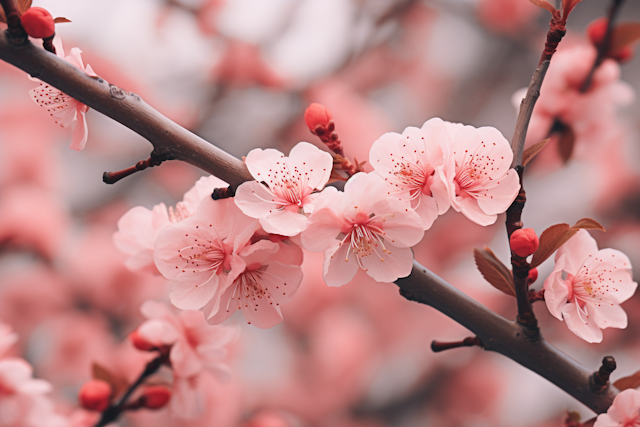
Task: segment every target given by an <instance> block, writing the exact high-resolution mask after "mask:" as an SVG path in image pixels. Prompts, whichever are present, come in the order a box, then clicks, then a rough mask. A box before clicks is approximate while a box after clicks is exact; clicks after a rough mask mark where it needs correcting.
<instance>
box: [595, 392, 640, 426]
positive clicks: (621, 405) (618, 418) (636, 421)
mask: <svg viewBox="0 0 640 427" xmlns="http://www.w3.org/2000/svg"><path fill="white" fill-rule="evenodd" d="M636 426H640V391H638V390H634V389H627V390H624V391H622V392H620V394H618V395H617V396H616V398H615V399H614V400H613V404H612V405H611V406H610V407H609V409H608V410H607V413H606V414H600V415H598V419H596V422H595V424H594V425H593V427H636Z"/></svg>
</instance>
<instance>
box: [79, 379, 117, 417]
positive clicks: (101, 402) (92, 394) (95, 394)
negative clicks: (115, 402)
mask: <svg viewBox="0 0 640 427" xmlns="http://www.w3.org/2000/svg"><path fill="white" fill-rule="evenodd" d="M112 393H113V391H112V390H111V386H110V385H109V384H108V383H106V382H105V381H102V380H91V381H87V382H86V383H84V384H83V385H82V387H80V391H79V392H78V401H79V402H80V406H82V407H83V408H84V409H88V410H90V411H97V412H102V411H104V410H105V409H107V408H108V407H109V404H110V402H111V394H112Z"/></svg>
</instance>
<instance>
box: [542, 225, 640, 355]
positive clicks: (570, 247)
mask: <svg viewBox="0 0 640 427" xmlns="http://www.w3.org/2000/svg"><path fill="white" fill-rule="evenodd" d="M555 261H556V265H555V268H554V269H553V272H552V273H551V275H550V276H549V277H548V278H547V280H545V282H544V289H545V294H544V297H545V301H546V303H547V307H548V309H549V312H550V313H551V314H552V315H553V316H555V317H556V318H558V319H559V320H563V318H564V320H565V322H566V323H567V327H568V328H569V330H570V331H571V332H573V333H574V334H576V335H578V336H579V337H580V338H582V339H583V340H585V341H587V342H591V343H593V342H600V341H602V329H605V328H626V327H627V314H626V313H625V311H624V310H623V309H622V307H620V305H619V304H621V303H622V302H624V301H626V300H627V299H629V298H630V297H631V296H632V295H633V294H634V292H635V291H636V288H637V287H638V284H637V283H636V282H634V281H633V277H632V275H631V262H630V261H629V258H628V257H627V256H626V255H625V254H623V253H622V252H620V251H617V250H615V249H602V250H598V246H597V245H596V241H595V240H594V239H593V237H591V235H589V233H588V232H587V231H586V230H580V231H579V232H578V233H577V234H576V235H575V236H574V237H572V238H571V239H569V241H568V242H567V243H565V244H564V245H562V246H561V247H560V249H558V252H557V253H556V257H555ZM563 272H564V273H566V274H567V276H566V279H563V278H562V276H563Z"/></svg>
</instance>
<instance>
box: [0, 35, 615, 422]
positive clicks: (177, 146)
mask: <svg viewBox="0 0 640 427" xmlns="http://www.w3.org/2000/svg"><path fill="white" fill-rule="evenodd" d="M0 59H2V60H4V61H6V62H8V63H10V64H13V65H15V66H16V67H18V68H20V69H22V70H23V71H26V72H27V73H29V74H31V75H32V76H34V77H37V78H39V79H41V80H43V81H45V82H47V83H49V84H50V85H52V86H54V87H56V88H58V89H60V90H61V91H63V92H64V93H66V94H68V95H69V96H72V97H73V98H75V99H77V100H79V101H80V102H83V103H85V104H87V105H88V106H89V107H91V108H94V109H95V110H97V111H100V112H101V113H103V114H105V115H107V116H108V117H111V118H112V119H114V120H115V121H117V122H119V123H122V124H123V125H125V126H127V127H128V128H130V129H131V130H133V131H134V132H136V133H138V134H140V135H141V136H143V137H145V138H146V139H148V140H149V141H150V142H151V143H152V144H153V146H154V153H156V155H166V156H167V157H171V158H174V159H177V160H183V161H186V162H187V163H190V164H192V165H194V166H197V167H199V168H201V169H203V170H204V171H206V172H209V173H211V174H213V175H215V176H217V177H218V178H220V179H223V180H225V181H226V182H228V183H229V184H230V185H232V186H238V185H239V184H241V183H242V182H245V181H247V180H251V179H252V178H251V175H250V174H249V173H248V171H247V169H246V167H245V165H244V164H243V162H242V161H240V160H239V159H236V158H235V157H233V156H231V155H229V154H228V153H226V152H224V151H222V150H220V149H219V148H217V147H215V146H213V145H211V144H210V143H208V142H207V141H205V140H203V139H202V138H199V137H198V136H196V135H194V134H193V133H191V132H189V131H187V130H186V129H184V128H182V127H180V126H178V125H177V124H175V123H173V122H172V121H171V120H169V119H167V118H166V117H164V116H163V115H161V114H160V113H158V112H157V111H156V110H154V109H153V108H151V107H150V106H149V105H147V104H146V103H145V102H144V101H142V100H141V99H140V97H138V96H137V95H135V94H133V93H130V92H127V91H124V90H122V89H120V88H118V87H117V86H114V85H111V84H108V83H107V82H105V81H103V80H102V79H98V80H96V79H93V78H91V77H88V76H86V75H85V73H83V72H82V71H80V70H78V69H77V68H75V67H74V66H72V65H71V64H69V63H67V62H66V61H64V60H62V59H60V58H58V57H57V56H55V55H53V54H51V53H49V52H46V51H44V50H42V49H39V48H36V47H35V46H33V45H32V44H31V43H26V44H25V45H23V46H13V45H11V44H10V42H9V41H8V40H7V36H6V33H5V34H2V35H0ZM546 66H548V62H546V63H543V64H542V65H541V66H540V67H539V68H538V70H536V75H534V79H533V80H532V85H531V86H530V92H531V90H532V86H533V87H534V88H535V87H536V86H537V87H538V91H539V84H541V83H542V77H543V76H544V72H546ZM536 76H537V77H536ZM538 82H539V83H538ZM534 92H537V90H535V89H534ZM533 95H534V94H533V93H532V96H533ZM25 96H26V94H25ZM535 97H536V98H537V95H536V96H535ZM527 99H529V96H528V97H527ZM531 99H533V98H531ZM525 103H526V102H525ZM532 108H533V107H532V105H531V109H532ZM521 115H522V111H521ZM526 123H528V119H527V120H526ZM526 123H525V124H524V125H522V124H520V129H524V131H523V133H526ZM522 141H524V136H523V138H522ZM521 157H522V154H521V153H520V155H519V156H518V157H515V156H514V158H517V162H518V163H519V162H520V161H521ZM396 284H397V285H398V286H399V287H400V289H401V294H402V295H403V296H404V297H405V298H407V299H410V300H413V301H417V302H420V303H423V304H427V305H430V306H431V307H433V308H435V309H436V310H439V311H441V312H442V313H444V314H445V315H447V316H449V317H450V318H452V319H453V320H455V321H456V322H458V323H460V324H461V325H463V326H465V327H466V328H468V329H469V330H470V331H472V332H473V333H475V334H476V335H477V336H478V338H479V339H480V340H481V342H482V343H483V345H484V346H485V348H486V349H487V350H492V351H496V352H498V353H501V354H503V355H505V356H507V357H509V358H511V359H513V360H514V361H516V362H518V363H520V364H521V365H523V366H524V367H526V368H528V369H531V370H532V371H534V372H537V373H538V374H540V375H541V376H542V377H544V378H546V379H548V380H549V381H551V382H552V383H553V384H555V385H557V386H558V387H560V388H561V389H563V390H565V391H566V392H567V393H569V394H570V395H572V396H573V397H575V398H576V399H578V400H579V401H580V402H582V403H583V404H585V405H587V406H588V407H589V408H591V409H593V410H594V411H595V412H597V413H602V412H604V411H606V410H607V408H608V407H609V406H610V405H611V403H612V401H613V398H614V396H615V389H614V388H612V387H611V386H607V387H606V388H605V389H604V390H603V391H602V392H600V393H596V392H594V391H592V390H591V389H590V388H589V376H590V375H591V372H590V371H589V370H588V369H587V368H585V367H584V366H582V365H580V364H578V363H577V362H575V361H574V360H572V359H571V358H569V357H568V356H566V355H565V354H563V353H562V352H560V351H559V350H557V349H556V348H555V347H553V346H551V345H550V344H548V343H547V342H546V341H544V340H543V339H542V337H538V338H536V339H530V338H528V337H527V335H526V334H525V333H523V329H522V327H521V326H520V325H518V324H517V323H515V322H511V321H508V320H506V319H504V318H502V317H500V316H498V315H497V314H495V313H493V312H492V311H491V310H489V309H487V308H486V307H484V306H483V305H481V304H479V303H478V302H476V301H475V300H473V299H471V298H470V297H468V296H467V295H465V294H464V293H462V292H460V291H459V290H457V289H456V288H454V287H453V286H451V285H450V284H448V283H447V282H445V281H444V280H443V279H441V278H440V277H438V276H436V275H435V274H433V273H432V272H430V271H429V270H427V269H426V268H424V267H422V266H421V265H420V264H419V263H417V262H414V268H413V271H412V274H411V275H410V276H409V277H407V278H404V279H399V280H398V281H397V282H396Z"/></svg>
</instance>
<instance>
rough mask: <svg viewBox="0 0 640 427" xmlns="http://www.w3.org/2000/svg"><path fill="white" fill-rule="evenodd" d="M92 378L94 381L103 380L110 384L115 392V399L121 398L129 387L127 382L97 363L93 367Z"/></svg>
mask: <svg viewBox="0 0 640 427" xmlns="http://www.w3.org/2000/svg"><path fill="white" fill-rule="evenodd" d="M91 376H92V377H93V379H96V380H102V381H104V382H106V383H107V384H109V385H110V386H111V390H113V394H112V395H113V397H117V396H119V395H120V394H121V393H122V392H124V391H125V390H126V388H127V387H128V385H129V384H128V383H127V380H125V379H124V378H122V377H119V376H116V375H114V374H112V373H111V372H110V371H109V370H108V369H107V368H105V367H104V366H102V365H100V364H98V363H95V362H94V363H93V365H91Z"/></svg>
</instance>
